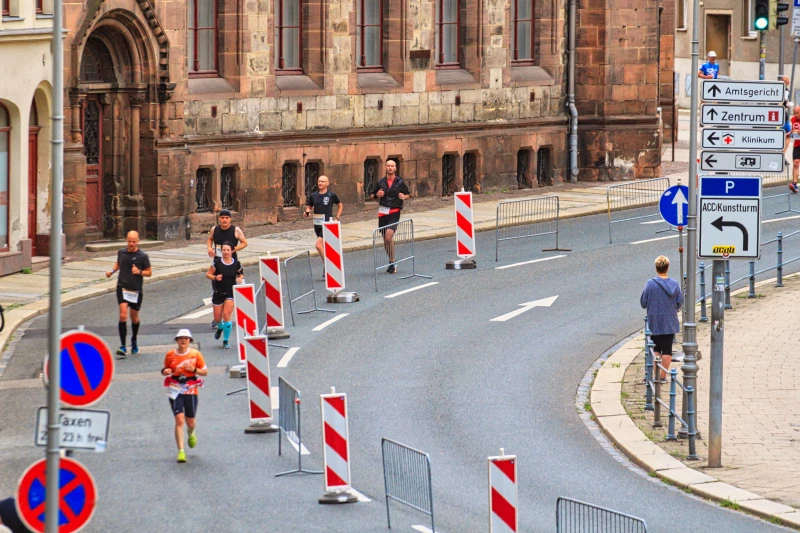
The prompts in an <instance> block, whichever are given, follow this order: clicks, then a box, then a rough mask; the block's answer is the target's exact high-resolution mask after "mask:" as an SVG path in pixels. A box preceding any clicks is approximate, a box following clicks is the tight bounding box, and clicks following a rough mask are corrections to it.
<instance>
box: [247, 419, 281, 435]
mask: <svg viewBox="0 0 800 533" xmlns="http://www.w3.org/2000/svg"><path fill="white" fill-rule="evenodd" d="M280 430H281V428H279V427H278V426H276V425H274V424H269V423H263V424H262V423H259V422H254V423H252V424H250V425H249V426H247V427H246V428H244V432H245V433H246V434H248V435H252V434H254V433H277V432H278V431H280Z"/></svg>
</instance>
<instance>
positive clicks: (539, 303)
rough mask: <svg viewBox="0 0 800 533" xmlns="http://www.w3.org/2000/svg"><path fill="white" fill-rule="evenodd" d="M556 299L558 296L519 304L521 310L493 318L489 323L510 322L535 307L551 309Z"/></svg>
mask: <svg viewBox="0 0 800 533" xmlns="http://www.w3.org/2000/svg"><path fill="white" fill-rule="evenodd" d="M556 298H558V295H555V296H551V297H549V298H542V299H541V300H535V301H533V302H527V303H524V304H519V305H520V306H521V307H520V308H519V309H516V310H514V311H511V312H510V313H506V314H504V315H500V316H498V317H497V318H493V319H491V320H490V321H489V322H505V321H506V320H510V319H512V318H514V317H515V316H518V315H521V314H522V313H524V312H525V311H530V310H531V309H533V308H534V307H550V306H551V305H553V302H555V301H556Z"/></svg>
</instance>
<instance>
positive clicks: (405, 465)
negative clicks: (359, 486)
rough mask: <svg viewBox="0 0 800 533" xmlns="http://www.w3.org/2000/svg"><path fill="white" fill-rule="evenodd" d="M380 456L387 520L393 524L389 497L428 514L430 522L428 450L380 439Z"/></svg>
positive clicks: (431, 502) (430, 500)
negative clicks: (422, 450)
mask: <svg viewBox="0 0 800 533" xmlns="http://www.w3.org/2000/svg"><path fill="white" fill-rule="evenodd" d="M381 455H382V457H383V483H384V486H385V487H386V521H387V523H388V525H389V529H391V528H392V517H391V515H390V513H389V500H394V501H396V502H400V503H402V504H405V505H407V506H409V507H411V508H413V509H416V510H417V511H421V512H423V513H425V514H427V515H430V517H431V531H432V532H433V531H436V528H435V527H434V522H433V486H432V484H431V458H430V456H428V454H427V453H425V452H421V451H419V450H415V449H414V448H410V447H408V446H406V445H405V444H400V443H399V442H396V441H393V440H390V439H387V438H383V439H381Z"/></svg>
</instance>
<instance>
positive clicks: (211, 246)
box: [206, 226, 217, 257]
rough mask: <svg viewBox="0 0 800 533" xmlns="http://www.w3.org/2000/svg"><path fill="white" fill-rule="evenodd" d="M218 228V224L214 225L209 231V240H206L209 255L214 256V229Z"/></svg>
mask: <svg viewBox="0 0 800 533" xmlns="http://www.w3.org/2000/svg"><path fill="white" fill-rule="evenodd" d="M215 229H217V227H216V226H212V228H211V231H209V232H208V240H207V241H206V247H207V248H208V257H214V230H215Z"/></svg>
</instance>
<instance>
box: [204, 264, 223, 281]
mask: <svg viewBox="0 0 800 533" xmlns="http://www.w3.org/2000/svg"><path fill="white" fill-rule="evenodd" d="M206 277H207V278H208V279H210V280H212V281H213V280H215V279H217V268H216V267H215V266H214V265H211V266H210V267H208V272H206ZM217 281H222V280H221V279H217Z"/></svg>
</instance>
